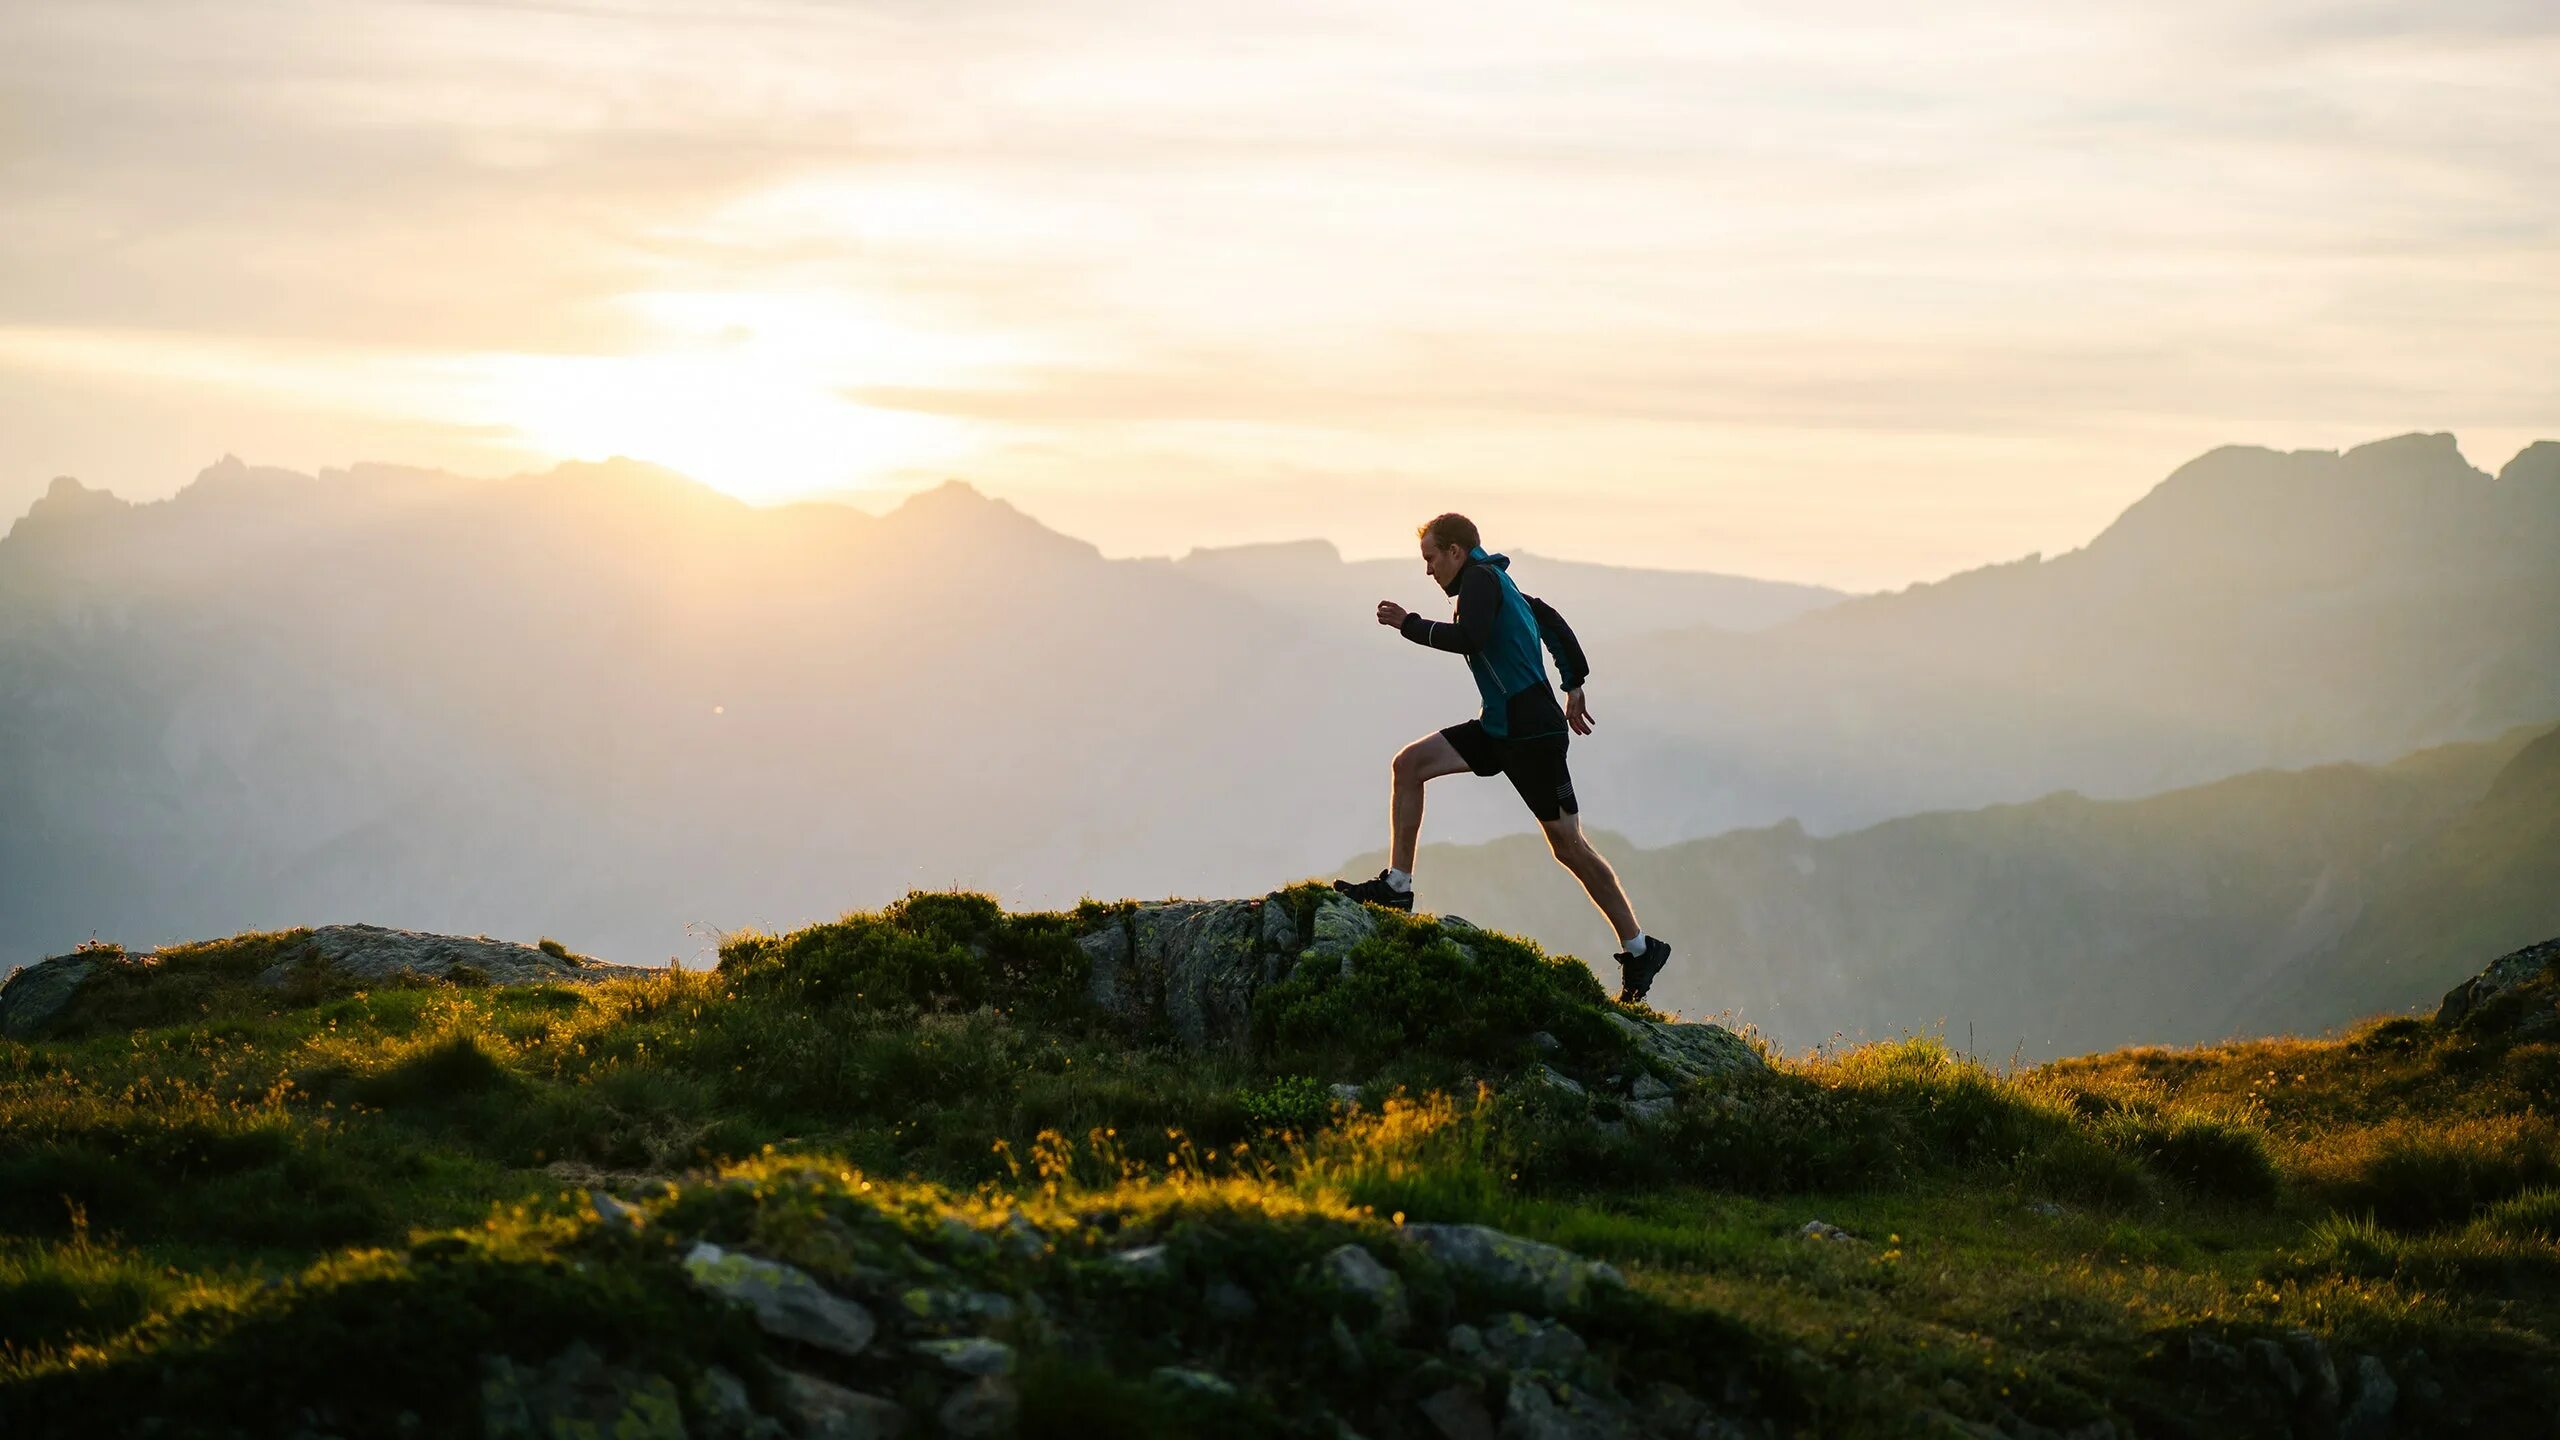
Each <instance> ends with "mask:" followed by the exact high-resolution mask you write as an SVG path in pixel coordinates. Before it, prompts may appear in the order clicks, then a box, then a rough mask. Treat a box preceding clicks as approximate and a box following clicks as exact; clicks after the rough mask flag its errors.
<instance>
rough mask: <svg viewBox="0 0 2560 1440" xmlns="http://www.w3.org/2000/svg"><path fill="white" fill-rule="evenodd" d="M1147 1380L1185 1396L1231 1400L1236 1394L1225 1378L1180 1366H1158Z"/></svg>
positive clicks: (1233, 1387)
mask: <svg viewBox="0 0 2560 1440" xmlns="http://www.w3.org/2000/svg"><path fill="white" fill-rule="evenodd" d="M1149 1378H1150V1379H1152V1380H1154V1381H1155V1383H1157V1384H1158V1385H1161V1386H1163V1387H1164V1388H1166V1389H1168V1390H1175V1391H1179V1392H1181V1393H1183V1394H1185V1395H1205V1396H1211V1397H1214V1398H1216V1399H1220V1400H1233V1399H1235V1398H1236V1394H1237V1391H1236V1387H1235V1386H1234V1385H1232V1384H1230V1383H1229V1382H1228V1381H1227V1380H1226V1378H1225V1377H1223V1376H1219V1375H1213V1374H1211V1373H1209V1372H1208V1371H1206V1370H1194V1369H1191V1368H1189V1367H1187V1366H1182V1365H1159V1366H1157V1367H1156V1368H1155V1370H1154V1371H1153V1373H1152V1374H1151V1375H1150V1376H1149Z"/></svg>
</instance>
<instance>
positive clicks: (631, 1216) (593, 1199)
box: [587, 1190, 649, 1235]
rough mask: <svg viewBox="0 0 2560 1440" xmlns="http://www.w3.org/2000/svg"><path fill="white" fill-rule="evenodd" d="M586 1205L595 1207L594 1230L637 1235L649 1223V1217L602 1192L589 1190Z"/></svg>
mask: <svg viewBox="0 0 2560 1440" xmlns="http://www.w3.org/2000/svg"><path fill="white" fill-rule="evenodd" d="M587 1203H588V1204H589V1205H592V1206H594V1207H595V1211H596V1228H597V1229H599V1230H612V1231H617V1232H619V1233H621V1234H625V1235H637V1234H639V1233H640V1228H641V1227H642V1226H643V1225H646V1224H647V1223H649V1217H647V1216H645V1215H643V1214H641V1213H640V1212H639V1211H637V1210H635V1209H633V1208H631V1207H630V1206H628V1205H625V1204H623V1203H622V1202H621V1201H619V1200H616V1199H614V1198H613V1197H612V1196H610V1195H607V1194H606V1193H604V1192H603V1191H602V1190H589V1191H588V1192H587Z"/></svg>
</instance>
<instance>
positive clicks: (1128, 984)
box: [1077, 891, 1378, 1050]
mask: <svg viewBox="0 0 2560 1440" xmlns="http://www.w3.org/2000/svg"><path fill="white" fill-rule="evenodd" d="M1377 929H1378V921H1377V917H1376V916H1374V915H1372V914H1370V913H1369V910H1368V907H1366V906H1364V905H1362V904H1360V903H1359V902H1358V901H1355V900H1349V899H1345V898H1344V897H1342V896H1340V895H1325V896H1320V897H1318V898H1317V900H1316V901H1315V903H1314V905H1313V907H1312V909H1311V911H1310V912H1309V913H1308V916H1307V921H1306V924H1305V926H1304V927H1303V931H1302V928H1301V925H1300V923H1299V917H1298V914H1297V912H1296V907H1295V904H1294V903H1293V901H1292V899H1291V897H1290V896H1289V895H1288V893H1287V892H1285V891H1275V892H1273V893H1272V894H1269V895H1266V896H1264V897H1262V898H1261V899H1259V900H1166V901H1158V902H1155V903H1151V904H1145V905H1137V906H1133V907H1131V908H1130V909H1128V910H1127V911H1125V912H1122V913H1120V914H1117V915H1114V916H1113V917H1112V918H1111V919H1109V920H1108V921H1106V922H1104V923H1103V925H1102V926H1101V927H1100V928H1098V929H1095V930H1093V931H1092V932H1090V933H1089V934H1087V935H1085V936H1084V937H1083V939H1082V940H1080V941H1078V942H1077V943H1079V944H1080V945H1082V946H1083V947H1084V951H1085V953H1086V954H1087V955H1089V956H1091V957H1092V960H1093V976H1092V979H1091V981H1090V982H1089V985H1088V990H1087V993H1088V994H1090V995H1091V996H1092V999H1093V1002H1094V1004H1096V1005H1098V1006H1100V1007H1101V1008H1102V1009H1103V1011H1104V1012H1105V1013H1107V1014H1109V1015H1111V1016H1113V1017H1114V1018H1115V1019H1118V1020H1119V1021H1120V1022H1121V1023H1122V1024H1124V1025H1126V1026H1128V1027H1129V1028H1131V1029H1133V1030H1146V1029H1149V1028H1152V1027H1153V1026H1154V1025H1155V1024H1156V1023H1158V1021H1159V1019H1161V1021H1162V1023H1163V1024H1164V1025H1165V1026H1166V1027H1167V1028H1169V1029H1170V1030H1171V1031H1172V1032H1173V1036H1174V1038H1175V1039H1176V1040H1178V1041H1180V1042H1181V1043H1182V1044H1183V1045H1185V1046H1187V1047H1189V1048H1191V1049H1194V1050H1205V1049H1210V1048H1213V1047H1218V1046H1226V1045H1235V1044H1241V1043H1242V1042H1243V1041H1244V1039H1245V1036H1246V1033H1247V1031H1248V1029H1249V1028H1250V1025H1251V1022H1252V1016H1253V997H1254V994H1255V993H1256V992H1257V991H1259V990H1261V989H1262V988H1263V987H1264V986H1266V985H1270V984H1272V983H1274V982H1276V981H1278V980H1280V979H1281V978H1283V977H1285V976H1287V975H1289V974H1290V973H1291V972H1292V971H1293V970H1294V969H1295V968H1296V967H1297V966H1298V965H1300V964H1306V963H1326V962H1330V963H1333V964H1337V965H1339V964H1347V963H1349V957H1350V952H1351V949H1352V947H1353V946H1356V945H1358V944H1359V943H1360V942H1361V941H1363V940H1366V939H1368V938H1369V937H1370V936H1371V935H1374V934H1376V933H1377Z"/></svg>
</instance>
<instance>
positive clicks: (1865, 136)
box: [0, 0, 2560, 590]
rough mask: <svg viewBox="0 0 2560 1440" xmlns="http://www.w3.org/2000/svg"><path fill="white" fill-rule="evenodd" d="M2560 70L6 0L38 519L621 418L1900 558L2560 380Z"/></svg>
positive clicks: (2, 89)
mask: <svg viewBox="0 0 2560 1440" xmlns="http://www.w3.org/2000/svg"><path fill="white" fill-rule="evenodd" d="M244 22H248V23H244ZM2555 61H2560V17H2555V15H2554V14H2553V13H2552V12H2550V11H2549V10H2548V8H2547V7H2537V6H2530V5H2516V4H2501V3H2482V4H2471V5H2461V6H2451V7H2433V8H2431V9H2429V10H2428V11H2426V12H2425V13H2423V14H2413V15H2406V16H2402V15H2394V14H2388V13H2384V12H2378V11H2375V10H2372V9H2371V8H2370V7H2347V6H2331V5H2318V4H2300V3H2255V4H2242V5H2213V6H2206V5H2202V4H2193V5H2172V6H2165V7H2163V6H2153V7H2144V8H2143V9H2142V10H2140V11H2138V12H2123V13H2116V14H2057V13H2053V12H2051V11H2050V10H2049V9H2048V8H2046V7H2034V6H2027V5H2024V4H2010V3H1986V4H1983V5H1979V6H1974V7H1970V8H1967V9H1964V10H1961V11H1957V12H1947V11H1933V12H1930V13H1927V14H1912V13H1905V12H1903V11H1901V10H1900V9H1898V8H1896V7H1887V6H1880V5H1869V4H1834V5H1826V6H1817V7H1811V8H1804V7H1799V8H1798V9H1796V10H1792V11H1789V12H1788V13H1786V14H1784V15H1774V16H1773V15H1769V14H1765V13H1760V12H1757V11H1753V10H1750V9H1747V8H1734V9H1731V10H1729V11H1728V10H1722V9H1712V8H1711V9H1706V10H1701V9H1698V8H1696V7H1685V6H1684V7H1654V6H1614V7H1609V8H1606V9H1600V8H1593V7H1576V8H1574V9H1572V10H1570V11H1554V12H1547V11H1539V10H1528V9H1523V10H1510V11H1503V12H1497V13H1494V14H1491V15H1488V14H1486V13H1485V12H1483V11H1481V10H1480V9H1479V8H1477V7H1457V6H1441V5H1422V6H1404V7H1397V8H1396V9H1395V10H1393V11H1390V12H1381V11H1378V10H1376V9H1375V7H1333V8H1310V7H1292V8H1291V9H1290V10H1288V11H1287V12H1285V13H1262V12H1257V11H1254V10H1251V9H1249V8H1246V7H1217V6H1210V7H1185V8H1173V9H1161V8H1157V7H1148V6H1141V5H1134V4H1113V5H1107V6H1100V7H1074V8H1073V9H1071V10H1061V9H1055V8H1051V7H1039V6H1020V5H1005V4H996V5H988V6H979V7H972V8H970V9H969V10H967V11H965V12H948V11H944V12H935V13H932V14H928V15H919V14H916V13H913V12H909V11H905V10H901V9H895V8H881V7H865V6H834V5H823V6H822V5H803V4H787V3H764V4H756V5H748V6H727V5H724V6H718V7H706V6H695V5H690V4H683V3H663V4H659V3H652V4H613V3H598V4H592V5H579V6H549V7H543V8H539V9H524V8H517V7H502V6H489V5H479V4H418V3H402V4H387V3H367V4H330V5H314V4H306V3H271V4H262V5H258V6H254V7H247V8H245V9H244V8H242V7H235V6H213V5H207V4H199V3H174V0H173V3H166V4H152V5H116V6H94V5H75V4H62V3H33V4H24V5H18V6H13V7H10V8H9V9H8V10H7V11H6V12H5V13H0V107H5V112H6V113H8V114H9V115H10V116H11V118H12V127H11V128H12V132H13V134H14V135H15V137H16V143H15V144H13V145H10V146H8V147H7V148H6V149H5V150H0V163H5V164H6V166H7V167H8V175H9V180H10V194H11V214H12V219H13V221H14V222H15V223H13V224H11V225H9V226H7V227H0V513H7V514H15V513H17V512H19V511H21V510H23V509H24V508H25V505H26V503H27V501H28V499H29V498H31V497H32V496H33V495H34V494H37V493H40V492H41V490H42V489H43V487H44V485H45V484H46V482H47V481H49V480H50V479H51V478H52V477H53V476H55V475H58V474H70V475H75V476H78V477H80V478H81V479H82V480H83V481H84V482H85V483H88V484H92V485H96V486H100V487H102V488H106V489H111V490H113V491H115V492H116V493H118V494H120V495H127V496H133V497H136V498H150V497H151V496H152V495H153V494H154V493H165V491H156V490H155V488H154V487H159V486H174V485H175V484H176V483H177V482H178V481H179V480H181V479H183V478H184V476H186V475H188V474H192V473H193V472H194V470H195V469H197V468H198V467H200V466H202V465H203V464H204V463H205V462H206V459H207V457H210V456H214V455H219V454H222V453H225V452H231V453H237V454H240V455H243V456H247V457H252V458H254V459H255V460H256V461H258V462H259V463H263V464H274V465H282V466H286V467H289V468H294V469H300V470H306V471H310V470H316V469H318V468H320V467H321V466H324V465H329V464H336V463H340V462H341V461H343V460H345V459H347V458H349V457H355V456H374V457H384V458H387V459H392V460H396V461H399V462H401V463H411V464H419V465H426V466H432V467H437V468H445V469H451V470H455V471H458V472H462V473H470V474H493V473H512V472H515V471H521V470H527V469H539V468H542V467H543V466H545V465H547V464H550V463H553V462H555V461H558V460H561V459H566V458H570V457H576V456H598V455H607V454H625V455H634V456H640V457H645V458H648V459H650V460H653V461H655V462H657V463H661V464H665V465H668V466H671V467H673V468H675V469H678V470H681V471H684V472H686V473H688V474H692V475H696V476H698V477H699V478H701V479H702V480H704V481H705V482H706V483H708V484H711V485H714V486H716V487H719V488H721V489H723V490H726V491H728V492H730V493H734V494H739V495H743V496H750V497H754V498H759V499H774V498H783V497H790V496H802V495H813V494H838V493H851V494H855V495H861V496H870V497H875V498H877V499H881V500H885V499H886V498H887V497H889V496H893V495H895V494H897V493H900V492H903V491H908V490H913V489H915V488H918V487H920V486H921V485H923V484H926V483H930V482H933V481H938V480H940V479H942V478H944V477H945V476H959V477H962V478H965V479H968V480H969V481H970V482H971V483H973V484H975V485H977V486H978V487H979V488H981V489H983V490H985V491H986V492H987V493H989V494H992V495H997V496H1001V497H1004V498H1007V499H1009V500H1012V501H1014V502H1015V503H1017V504H1019V505H1020V506H1021V507H1022V508H1024V509H1025V510H1027V511H1028V512H1030V513H1032V514H1034V515H1036V516H1038V517H1040V518H1041V519H1042V520H1043V521H1045V522H1047V523H1049V524H1051V525H1054V526H1057V527H1058V528H1060V529H1063V530H1065V531H1067V532H1069V533H1073V534H1078V535H1082V536H1086V537H1089V538H1092V539H1093V540H1094V541H1095V542H1096V543H1098V544H1100V545H1101V546H1102V547H1103V548H1104V550H1105V551H1106V552H1108V553H1111V554H1115V555H1129V554H1166V553H1180V552H1181V551H1182V550H1184V549H1187V548H1189V547H1190V546H1192V545H1229V544H1236V543H1248V542H1255V541H1265V540H1274V539H1282V538H1291V537H1298V536H1307V535H1314V536H1320V537H1322V538H1326V539H1330V540H1332V541H1333V542H1334V543H1335V544H1336V545H1337V546H1339V547H1340V548H1341V549H1342V550H1343V552H1344V553H1345V554H1346V555H1351V556H1355V557H1356V556H1364V555H1375V554H1384V553H1393V551H1394V550H1395V548H1396V545H1397V543H1398V540H1399V538H1400V537H1401V536H1402V535H1403V534H1405V533H1408V532H1409V530H1410V527H1411V525H1412V524H1413V518H1414V517H1415V516H1416V515H1417V514H1429V513H1432V512H1434V511H1437V510H1440V509H1444V508H1449V507H1451V506H1453V505H1454V506H1458V507H1460V508H1464V509H1466V510H1467V511H1469V512H1470V513H1472V514H1475V515H1477V516H1478V518H1479V519H1481V520H1483V521H1484V522H1485V523H1486V524H1487V526H1488V528H1490V529H1492V530H1495V531H1497V532H1499V533H1503V534H1506V535H1510V536H1514V537H1517V538H1516V539H1514V540H1512V541H1510V542H1507V543H1511V544H1514V545H1516V546H1520V547H1524V548H1534V549H1536V550H1537V551H1539V552H1540V553H1544V554H1551V555H1556V556H1561V557H1567V558H1576V559H1585V560H1594V561H1605V562H1609V563H1614V564H1621V565H1640V566H1656V567H1666V568H1680V569H1696V570H1710V571H1719V572H1724V573H1734V574H1748V575H1768V576H1779V577H1787V578H1792V579H1799V580H1804V581H1810V582H1816V583H1822V584H1827V585H1833V586H1838V587H1841V588H1847V589H1854V590H1870V589H1877V588H1885V587H1891V586H1895V585H1901V584H1906V583H1909V582H1911V581H1913V580H1918V579H1923V578H1928V577H1931V576H1936V575H1943V574H1947V573H1951V572H1954V571H1957V570H1962V569H1965V568H1969V567H1971V566H1975V565H1979V564H1983V563H1987V562H1991V561H1997V560H2004V559H2008V558H2012V557H2015V556H2018V555H2023V554H2027V553H2030V552H2044V553H2053V552H2054V551H2056V550H2058V549H2062V548H2067V546H2069V545H2071V544H2076V543H2078V542H2079V541H2081V540H2083V539H2085V538H2086V537H2088V536H2090V535H2092V534H2095V533H2096V532H2097V531H2098V530H2099V529H2100V528H2101V527H2102V526H2103V525H2104V523H2105V522H2106V521H2107V519H2108V518H2109V517H2111V516H2112V515H2114V514H2115V513H2117V512H2118V511H2120V510H2121V509H2122V508H2123V507H2124V506H2125V505H2126V504H2127V503H2129V502H2130V501H2131V500H2133V499H2134V498H2135V497H2136V496H2138V495H2139V494H2141V493H2142V492H2143V490H2144V489H2146V488H2147V487H2148V486H2149V484H2150V483H2151V482H2152V481H2153V480H2155V479H2156V478H2157V477H2158V476H2159V475H2161V474H2162V473H2165V472H2166V471H2167V470H2168V469H2170V468H2171V467H2172V466H2173V465H2175V464H2177V463H2179V462H2180V461H2183V460H2184V459H2186V458H2188V457H2189V456H2192V455H2194V454H2197V453H2199V452H2201V451H2203V450H2205V449H2208V448H2210V447H2212V446H2214V445H2218V444H2222V443H2225V442H2229V441H2243V442H2247V443H2254V444H2262V445H2266V446H2268V447H2270V448H2275V449H2284V450H2290V449H2303V448H2316V449H2342V448H2344V447H2346V446H2348V445H2350V444H2352V443H2355V442H2357V441H2359V440H2362V439H2365V438H2369V437H2371V436H2373V435H2378V434H2390V433H2395V432H2399V431H2405V430H2413V429H2448V428H2449V429H2452V430H2454V431H2456V432H2458V433H2461V434H2463V435H2466V436H2468V437H2470V438H2471V441H2472V444H2473V446H2474V447H2475V453H2479V454H2481V455H2483V456H2484V457H2485V458H2487V459H2489V460H2490V461H2491V462H2492V463H2494V461H2495V460H2496V459H2497V458H2499V457H2500V456H2502V455H2503V454H2506V453H2512V452H2513V451H2514V450H2515V449H2517V448H2519V447H2521V446H2522V445H2523V444H2524V443H2525V442H2526V441H2527V440H2529V439H2531V438H2533V437H2534V436H2535V435H2536V434H2549V433H2552V432H2553V430H2555V429H2560V372H2555V371H2554V370H2553V369H2552V367H2550V366H2549V365H2548V364H2547V363H2546V362H2547V356H2546V355H2545V353H2544V352H2545V350H2546V349H2547V339H2548V336H2549V335H2550V334H2552V333H2553V332H2554V329H2555V327H2560V265H2555V263H2554V259H2553V257H2554V256H2555V254H2560V184H2554V183H2553V182H2554V180H2555V179H2560V171H2556V170H2555V167H2560V152H2555V151H2554V150H2553V148H2552V147H2551V146H2550V145H2549V144H2548V143H2547V137H2548V136H2549V135H2550V134H2551V133H2553V132H2554V131H2555V130H2560V89H2555V87H2552V86H2550V85H2549V84H2548V83H2547V77H2548V76H2549V75H2550V74H2551V73H2552V72H2553V70H2554V69H2555ZM38 137H41V138H40V139H39V138H38ZM1373 537H1374V538H1373Z"/></svg>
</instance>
